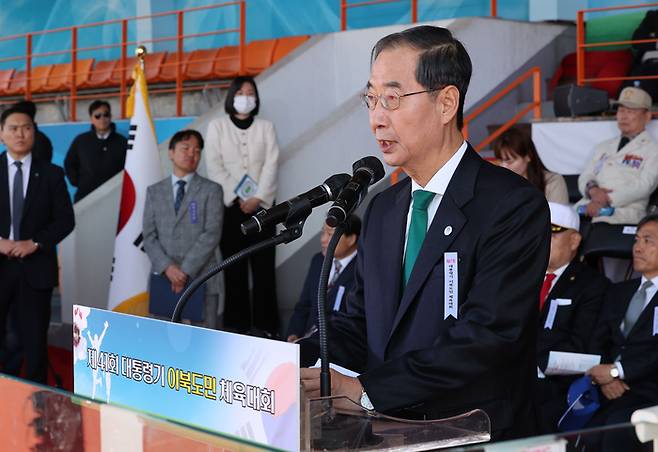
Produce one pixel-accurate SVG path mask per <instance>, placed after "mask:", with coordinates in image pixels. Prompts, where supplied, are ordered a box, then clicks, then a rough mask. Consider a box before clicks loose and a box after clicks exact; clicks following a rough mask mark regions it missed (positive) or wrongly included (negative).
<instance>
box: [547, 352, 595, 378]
mask: <svg viewBox="0 0 658 452" xmlns="http://www.w3.org/2000/svg"><path fill="white" fill-rule="evenodd" d="M600 363H601V356H600V355H590V354H587V353H571V352H556V351H553V350H551V351H550V352H549V354H548V365H547V366H546V370H545V371H544V374H545V375H546V376H551V375H579V374H584V373H585V372H586V371H588V370H589V369H591V368H592V367H594V366H596V365H598V364H600Z"/></svg>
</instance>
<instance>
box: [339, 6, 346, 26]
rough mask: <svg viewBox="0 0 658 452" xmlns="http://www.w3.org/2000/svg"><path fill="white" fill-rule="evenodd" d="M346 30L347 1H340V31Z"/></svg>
mask: <svg viewBox="0 0 658 452" xmlns="http://www.w3.org/2000/svg"><path fill="white" fill-rule="evenodd" d="M345 30H347V0H340V31H345Z"/></svg>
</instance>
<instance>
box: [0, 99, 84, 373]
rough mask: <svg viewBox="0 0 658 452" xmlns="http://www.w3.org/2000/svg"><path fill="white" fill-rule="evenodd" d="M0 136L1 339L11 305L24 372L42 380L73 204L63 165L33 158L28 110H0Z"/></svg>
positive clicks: (0, 338) (32, 125)
mask: <svg viewBox="0 0 658 452" xmlns="http://www.w3.org/2000/svg"><path fill="white" fill-rule="evenodd" d="M0 137H1V138H2V141H3V143H4V144H5V145H6V146H7V152H5V153H3V154H2V155H0V341H2V342H4V338H5V322H6V318H7V312H8V310H9V308H10V307H11V306H12V305H15V306H16V307H17V309H18V311H17V318H18V323H19V324H18V325H17V326H16V328H15V329H16V331H18V336H19V340H20V343H21V344H20V345H21V348H22V350H23V358H24V361H25V364H24V367H25V376H26V378H28V379H30V380H33V381H37V382H40V383H45V382H46V376H47V363H48V360H47V341H48V325H49V323H50V298H51V295H52V291H53V287H55V286H56V285H57V279H58V276H57V255H56V251H55V245H57V244H58V243H59V242H60V241H62V239H64V238H65V237H66V236H67V235H68V234H69V233H70V232H71V231H72V230H73V227H74V224H75V219H74V215H73V207H72V206H71V200H70V199H69V195H68V192H67V189H66V183H65V182H64V172H63V171H62V169H61V168H59V167H57V166H55V165H52V164H50V163H48V162H46V161H43V160H39V159H36V158H35V159H33V158H32V155H31V152H32V147H33V145H34V122H33V121H32V118H31V117H30V116H29V115H28V114H26V113H24V112H23V111H22V110H20V109H17V108H14V107H12V108H9V109H7V110H5V111H4V112H3V113H2V115H1V116H0Z"/></svg>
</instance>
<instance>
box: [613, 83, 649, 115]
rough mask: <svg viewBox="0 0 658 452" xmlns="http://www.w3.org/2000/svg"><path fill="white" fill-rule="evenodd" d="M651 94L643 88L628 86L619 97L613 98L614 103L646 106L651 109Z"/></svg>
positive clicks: (631, 106)
mask: <svg viewBox="0 0 658 452" xmlns="http://www.w3.org/2000/svg"><path fill="white" fill-rule="evenodd" d="M651 103H652V100H651V96H650V95H649V93H647V92H646V91H645V90H643V89H642V88H636V87H634V86H627V87H626V88H624V89H622V90H621V93H619V99H617V100H613V101H612V104H613V105H615V104H618V105H623V106H624V107H628V108H645V109H647V110H651Z"/></svg>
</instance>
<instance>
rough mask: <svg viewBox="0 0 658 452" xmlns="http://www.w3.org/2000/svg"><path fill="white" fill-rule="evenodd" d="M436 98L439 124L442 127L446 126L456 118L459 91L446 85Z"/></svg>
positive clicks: (452, 86)
mask: <svg viewBox="0 0 658 452" xmlns="http://www.w3.org/2000/svg"><path fill="white" fill-rule="evenodd" d="M437 98H438V105H437V106H438V107H439V113H440V115H441V123H442V124H444V125H445V124H448V123H449V122H450V121H452V120H453V118H455V117H456V116H457V110H458V109H459V90H458V89H457V87H456V86H454V85H448V86H446V87H445V88H443V89H442V90H441V91H440V92H439V95H438V96H437Z"/></svg>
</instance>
